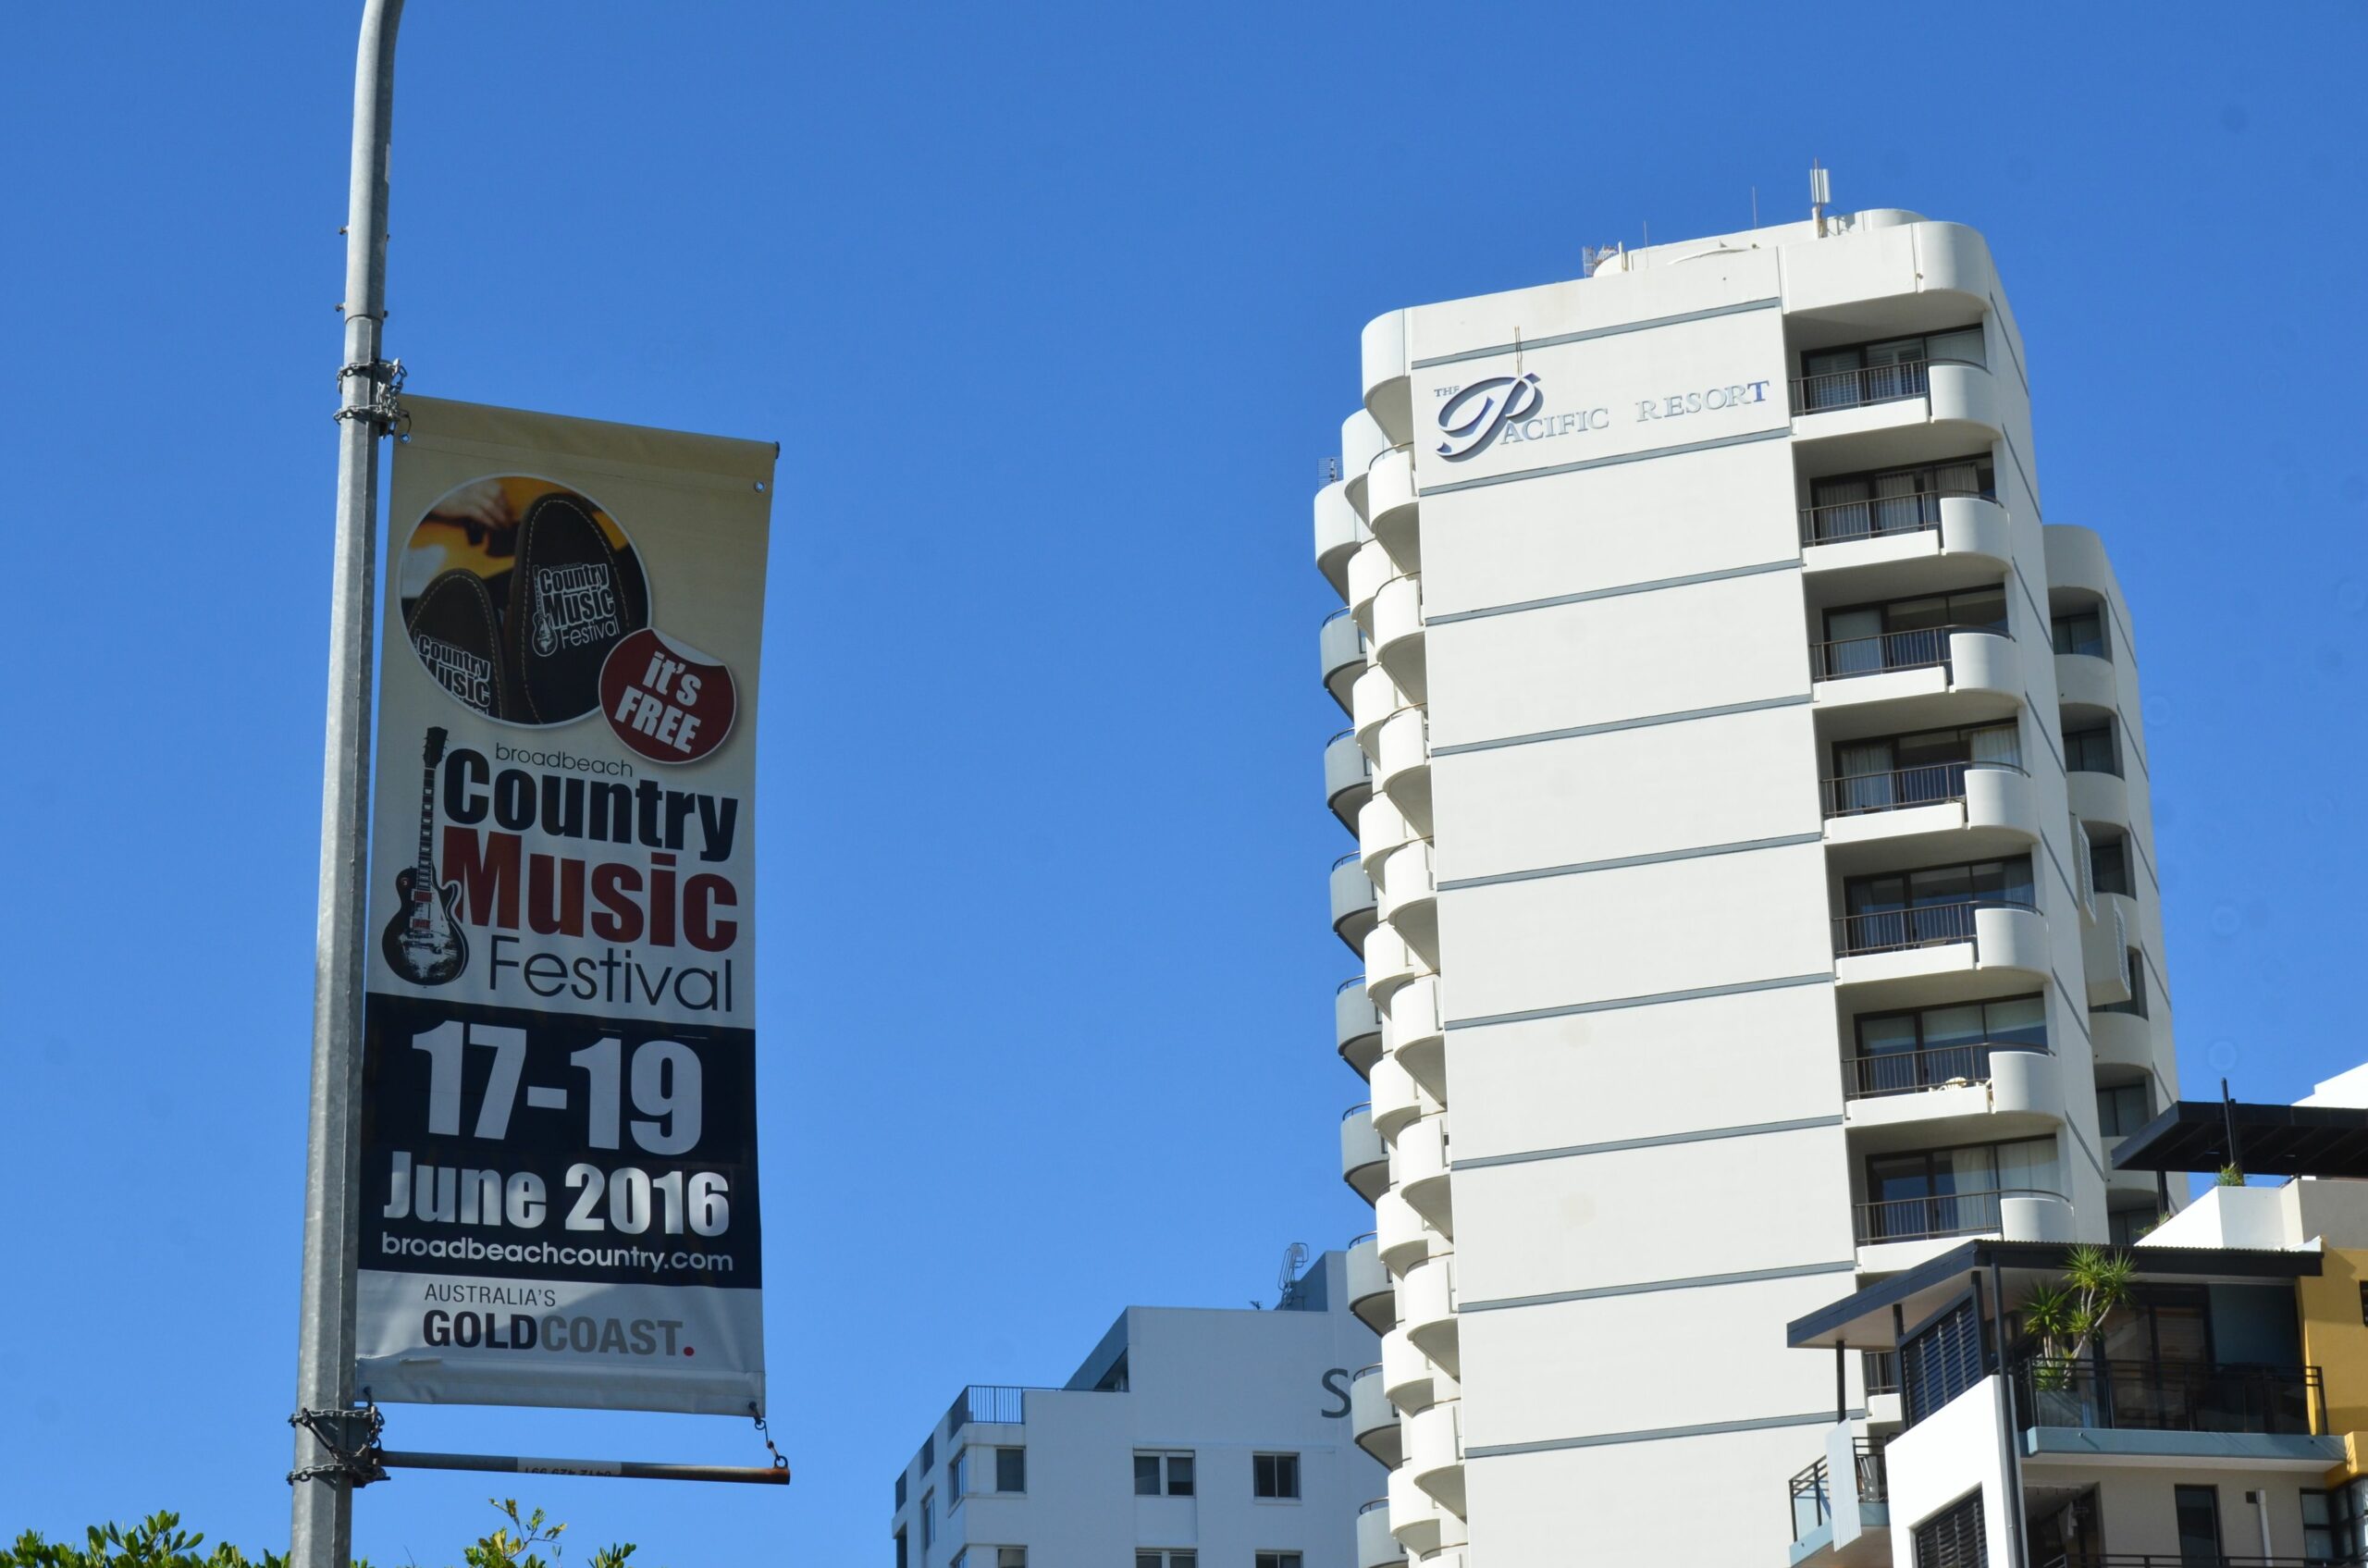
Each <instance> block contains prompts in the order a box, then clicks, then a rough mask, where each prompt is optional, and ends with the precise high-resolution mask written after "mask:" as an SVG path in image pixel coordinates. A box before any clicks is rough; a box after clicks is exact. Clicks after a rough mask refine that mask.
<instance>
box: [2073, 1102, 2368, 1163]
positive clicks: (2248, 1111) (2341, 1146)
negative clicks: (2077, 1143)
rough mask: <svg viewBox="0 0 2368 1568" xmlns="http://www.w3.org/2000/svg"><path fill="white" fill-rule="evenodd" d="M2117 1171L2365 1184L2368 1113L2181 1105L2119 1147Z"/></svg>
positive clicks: (2330, 1108)
mask: <svg viewBox="0 0 2368 1568" xmlns="http://www.w3.org/2000/svg"><path fill="white" fill-rule="evenodd" d="M2113 1163H2114V1166H2115V1168H2116V1169H2120V1170H2185V1171H2212V1170H2219V1169H2220V1168H2222V1167H2226V1166H2236V1167H2238V1168H2239V1169H2241V1170H2243V1171H2244V1173H2245V1174H2246V1175H2247V1176H2329V1177H2351V1178H2355V1179H2357V1178H2368V1110H2362V1109H2361V1108H2359V1107H2356V1106H2351V1105H2252V1104H2242V1103H2237V1102H2228V1101H2216V1100H2181V1101H2179V1102H2178V1103H2177V1105H2173V1106H2172V1107H2171V1108H2170V1109H2169V1110H2166V1111H2165V1112H2164V1113H2163V1114H2162V1115H2161V1116H2158V1117H2155V1118H2154V1119H2153V1120H2152V1121H2150V1122H2148V1123H2147V1124H2146V1125H2145V1126H2144V1127H2141V1128H2140V1129H2139V1130H2137V1131H2135V1132H2133V1133H2131V1134H2130V1135H2129V1136H2128V1138H2126V1139H2124V1140H2123V1141H2122V1144H2121V1147H2120V1148H2119V1149H2117V1150H2115V1152H2114V1156H2113Z"/></svg>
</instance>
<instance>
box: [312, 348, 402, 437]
mask: <svg viewBox="0 0 2368 1568" xmlns="http://www.w3.org/2000/svg"><path fill="white" fill-rule="evenodd" d="M356 377H359V378H361V379H363V380H366V381H368V382H369V383H370V389H369V391H368V392H367V393H366V394H365V395H364V399H363V401H360V402H358V403H348V402H346V401H345V384H346V383H347V382H348V381H351V380H353V379H355V378H356ZM337 385H338V400H339V403H340V405H342V406H340V407H339V409H338V411H337V412H336V413H335V414H331V415H329V417H330V418H331V419H335V420H339V421H344V420H348V419H360V420H364V421H366V422H367V423H368V424H369V426H370V427H371V428H372V429H373V430H376V432H377V433H378V434H379V435H381V436H383V435H386V434H388V432H390V431H392V430H393V429H394V428H395V426H398V425H400V424H401V423H402V417H403V405H402V403H401V396H402V389H403V362H402V361H401V360H399V359H373V360H362V361H357V362H356V363H354V364H346V365H340V366H339V367H338V373H337Z"/></svg>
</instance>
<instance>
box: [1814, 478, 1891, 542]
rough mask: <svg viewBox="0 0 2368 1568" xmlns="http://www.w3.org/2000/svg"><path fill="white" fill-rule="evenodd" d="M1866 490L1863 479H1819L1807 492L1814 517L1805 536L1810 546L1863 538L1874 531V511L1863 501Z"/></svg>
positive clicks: (1867, 489)
mask: <svg viewBox="0 0 2368 1568" xmlns="http://www.w3.org/2000/svg"><path fill="white" fill-rule="evenodd" d="M1809 493H1810V495H1811V497H1812V498H1813V500H1811V502H1810V504H1811V505H1812V506H1813V507H1815V508H1816V510H1817V515H1816V516H1815V517H1814V518H1813V519H1812V520H1811V527H1810V530H1809V537H1810V540H1811V541H1812V542H1813V543H1817V544H1828V543H1831V542H1832V541H1834V540H1836V539H1863V538H1865V537H1867V536H1868V535H1869V534H1871V533H1873V532H1874V527H1875V522H1874V511H1873V509H1872V508H1871V507H1869V505H1868V504H1867V502H1868V500H1869V486H1868V484H1867V481H1866V480H1864V479H1820V480H1819V481H1818V482H1817V484H1816V486H1815V487H1814V488H1812V489H1811V490H1810V492H1809Z"/></svg>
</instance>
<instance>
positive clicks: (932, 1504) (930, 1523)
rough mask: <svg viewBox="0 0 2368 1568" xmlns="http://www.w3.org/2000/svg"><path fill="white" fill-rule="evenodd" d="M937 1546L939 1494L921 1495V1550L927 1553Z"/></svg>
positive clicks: (925, 1493) (928, 1493)
mask: <svg viewBox="0 0 2368 1568" xmlns="http://www.w3.org/2000/svg"><path fill="white" fill-rule="evenodd" d="M936 1544H937V1494H936V1493H935V1492H923V1493H922V1494H921V1550H922V1551H924V1552H926V1551H928V1550H929V1549H930V1548H931V1547H933V1546H935V1545H936Z"/></svg>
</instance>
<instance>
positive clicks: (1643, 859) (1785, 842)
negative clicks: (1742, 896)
mask: <svg viewBox="0 0 2368 1568" xmlns="http://www.w3.org/2000/svg"><path fill="white" fill-rule="evenodd" d="M1824 842H1825V835H1824V834H1823V833H1785V834H1783V835H1782V836H1781V837H1777V838H1746V839H1740V840H1738V841H1736V842H1735V843H1733V844H1705V845H1699V846H1696V847H1694V848H1691V849H1657V850H1655V851H1653V852H1652V853H1651V854H1649V855H1622V856H1618V857H1615V858H1612V859H1609V860H1580V861H1577V862H1575V863H1573V864H1572V865H1568V866H1541V867H1539V868H1538V869H1537V870H1533V871H1492V872H1490V873H1489V874H1488V875H1486V876H1482V877H1452V878H1449V880H1448V881H1446V882H1443V883H1439V888H1438V890H1439V891H1440V892H1441V893H1453V892H1456V891H1458V890H1460V889H1462V888H1468V887H1498V886H1501V885H1502V884H1504V883H1512V882H1536V881H1538V880H1539V879H1541V878H1544V877H1574V876H1581V875H1584V874H1585V873H1586V872H1588V871H1616V870H1623V869H1625V868H1627V867H1630V866H1659V865H1662V864H1665V863H1666V862H1668V861H1671V860H1700V859H1705V858H1708V857H1710V856H1713V855H1741V854H1744V853H1746V852H1747V851H1750V850H1754V849H1790V848H1793V847H1795V846H1799V845H1804V844H1822V843H1824Z"/></svg>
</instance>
